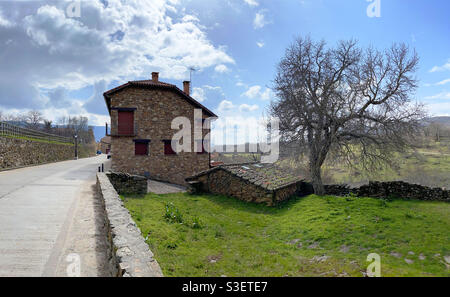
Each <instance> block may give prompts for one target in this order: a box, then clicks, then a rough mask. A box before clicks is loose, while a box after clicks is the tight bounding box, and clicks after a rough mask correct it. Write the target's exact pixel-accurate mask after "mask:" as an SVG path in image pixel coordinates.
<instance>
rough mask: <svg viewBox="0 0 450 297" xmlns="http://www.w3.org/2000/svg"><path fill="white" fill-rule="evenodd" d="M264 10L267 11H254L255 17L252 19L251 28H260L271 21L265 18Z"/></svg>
mask: <svg viewBox="0 0 450 297" xmlns="http://www.w3.org/2000/svg"><path fill="white" fill-rule="evenodd" d="M266 12H267V10H266V9H261V10H260V11H258V12H257V13H256V15H255V19H254V20H253V28H255V29H261V28H263V27H264V26H265V25H268V24H270V23H271V22H270V21H268V20H267V16H266Z"/></svg>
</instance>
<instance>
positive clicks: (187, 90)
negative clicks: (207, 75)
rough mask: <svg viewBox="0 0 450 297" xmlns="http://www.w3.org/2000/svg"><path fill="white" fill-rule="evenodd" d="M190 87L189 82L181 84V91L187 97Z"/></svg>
mask: <svg viewBox="0 0 450 297" xmlns="http://www.w3.org/2000/svg"><path fill="white" fill-rule="evenodd" d="M190 85H191V82H190V81H184V82H183V89H184V92H185V93H186V94H187V95H190V94H189V92H190V91H189V90H190Z"/></svg>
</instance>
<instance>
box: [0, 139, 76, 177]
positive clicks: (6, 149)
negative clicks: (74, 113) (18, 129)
mask: <svg viewBox="0 0 450 297" xmlns="http://www.w3.org/2000/svg"><path fill="white" fill-rule="evenodd" d="M74 154H75V151H74V146H73V145H64V144H55V143H46V142H38V141H31V140H23V139H16V138H9V137H0V170H2V169H12V168H19V167H25V166H32V165H39V164H45V163H51V162H58V161H65V160H71V159H73V158H74Z"/></svg>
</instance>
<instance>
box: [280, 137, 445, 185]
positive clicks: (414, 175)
mask: <svg viewBox="0 0 450 297" xmlns="http://www.w3.org/2000/svg"><path fill="white" fill-rule="evenodd" d="M332 161H333V162H331V161H329V162H325V164H324V165H323V166H322V178H323V181H324V183H325V184H337V183H344V184H349V185H352V186H360V185H362V184H366V183H368V182H369V180H373V181H393V180H403V181H406V182H410V183H417V184H421V185H424V186H429V187H446V188H449V189H450V144H449V143H432V144H429V145H427V146H423V148H421V149H417V150H416V151H410V152H409V153H405V154H396V155H395V157H394V158H393V163H392V164H393V165H394V166H392V167H391V166H385V167H384V168H382V169H380V170H375V171H369V172H367V171H365V170H363V169H361V168H358V164H357V160H355V161H354V162H355V164H354V165H355V167H356V168H348V167H347V166H346V165H345V164H344V162H340V161H338V160H332ZM278 165H280V166H281V167H283V168H286V169H290V170H293V171H294V172H298V173H299V174H300V175H302V176H307V175H308V174H307V168H308V165H307V159H304V160H302V162H299V161H298V160H295V159H294V158H293V157H287V158H283V159H280V160H279V161H278Z"/></svg>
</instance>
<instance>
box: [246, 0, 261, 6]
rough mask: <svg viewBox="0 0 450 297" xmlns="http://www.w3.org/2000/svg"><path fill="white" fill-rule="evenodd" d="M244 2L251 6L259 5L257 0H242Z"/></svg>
mask: <svg viewBox="0 0 450 297" xmlns="http://www.w3.org/2000/svg"><path fill="white" fill-rule="evenodd" d="M244 2H245V3H247V4H248V5H250V6H253V7H256V6H258V5H259V3H258V1H256V0H244Z"/></svg>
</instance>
